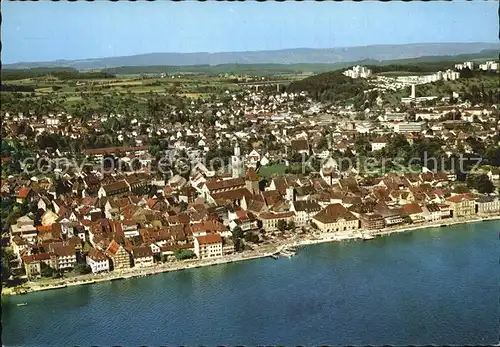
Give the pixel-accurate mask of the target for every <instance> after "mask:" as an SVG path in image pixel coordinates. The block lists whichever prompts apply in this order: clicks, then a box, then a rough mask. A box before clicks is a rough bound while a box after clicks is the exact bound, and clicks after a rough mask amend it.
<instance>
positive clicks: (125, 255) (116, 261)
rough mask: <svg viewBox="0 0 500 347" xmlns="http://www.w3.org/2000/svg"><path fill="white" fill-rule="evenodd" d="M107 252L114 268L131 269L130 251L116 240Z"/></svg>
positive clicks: (111, 243)
mask: <svg viewBox="0 0 500 347" xmlns="http://www.w3.org/2000/svg"><path fill="white" fill-rule="evenodd" d="M105 254H106V255H107V256H108V257H109V258H110V259H111V263H112V267H113V270H121V269H129V268H130V267H131V259H130V253H129V252H128V251H127V250H126V249H125V247H123V246H122V245H120V244H118V243H117V242H116V241H115V240H112V241H111V242H110V244H109V246H108V248H107V249H106V251H105Z"/></svg>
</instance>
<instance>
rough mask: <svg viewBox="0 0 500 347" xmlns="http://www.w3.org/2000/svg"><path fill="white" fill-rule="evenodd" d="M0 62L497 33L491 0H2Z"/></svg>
mask: <svg viewBox="0 0 500 347" xmlns="http://www.w3.org/2000/svg"><path fill="white" fill-rule="evenodd" d="M1 6H2V19H3V23H2V62H3V63H13V62H21V61H24V62H28V61H48V60H56V59H86V58H101V57H109V56H122V55H133V54H141V53H152V52H227V51H253V50H272V49H282V48H299V47H307V48H332V47H349V46H365V45H372V44H404V43H417V42H419V43H420V42H498V2H496V1H480V0H475V1H473V2H464V1H457V0H456V1H453V2H443V1H439V2H410V3H402V2H401V3H395V2H389V3H381V2H375V1H374V2H366V1H365V2H359V3H357V2H350V3H349V2H263V3H262V2H261V3H259V2H249V1H246V2H204V3H200V2H194V1H186V2H170V1H168V2H165V1H157V2H127V1H123V2H122V1H120V2H107V1H106V2H105V1H97V2H83V1H79V2H74V3H67V2H48V1H42V2H2V4H1Z"/></svg>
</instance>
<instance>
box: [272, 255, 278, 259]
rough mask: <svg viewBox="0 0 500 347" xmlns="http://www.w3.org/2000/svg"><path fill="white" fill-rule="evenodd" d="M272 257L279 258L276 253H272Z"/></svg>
mask: <svg viewBox="0 0 500 347" xmlns="http://www.w3.org/2000/svg"><path fill="white" fill-rule="evenodd" d="M271 258H273V259H274V260H277V259H278V258H279V257H278V256H277V255H276V254H272V255H271Z"/></svg>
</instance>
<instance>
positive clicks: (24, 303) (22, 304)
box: [17, 302, 28, 307]
mask: <svg viewBox="0 0 500 347" xmlns="http://www.w3.org/2000/svg"><path fill="white" fill-rule="evenodd" d="M26 305H28V303H26V302H23V303H21V304H17V306H18V307H21V306H26Z"/></svg>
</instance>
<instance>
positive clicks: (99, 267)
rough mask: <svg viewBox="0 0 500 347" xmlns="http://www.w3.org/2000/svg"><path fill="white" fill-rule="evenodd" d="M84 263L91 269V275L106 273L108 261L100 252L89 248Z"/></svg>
mask: <svg viewBox="0 0 500 347" xmlns="http://www.w3.org/2000/svg"><path fill="white" fill-rule="evenodd" d="M85 260H86V263H87V265H88V266H90V268H91V269H92V273H94V274H96V273H100V272H108V271H109V259H108V257H106V255H105V254H104V253H102V252H101V251H99V250H97V249H95V248H91V249H90V250H89V252H88V253H87V257H86V259H85Z"/></svg>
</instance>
